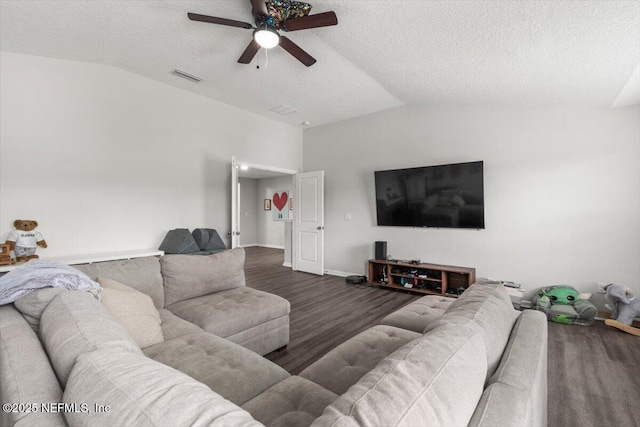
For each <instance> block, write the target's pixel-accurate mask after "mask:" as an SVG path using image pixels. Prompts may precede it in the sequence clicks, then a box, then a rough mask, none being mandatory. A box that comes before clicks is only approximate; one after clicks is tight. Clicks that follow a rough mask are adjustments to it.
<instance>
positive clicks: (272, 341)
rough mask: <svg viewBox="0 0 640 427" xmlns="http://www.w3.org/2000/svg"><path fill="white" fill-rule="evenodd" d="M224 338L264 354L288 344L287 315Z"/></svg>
mask: <svg viewBox="0 0 640 427" xmlns="http://www.w3.org/2000/svg"><path fill="white" fill-rule="evenodd" d="M224 338H225V339H227V340H229V341H231V342H234V343H236V344H239V345H241V346H243V347H244V348H248V349H249V350H251V351H254V352H256V353H258V354H259V355H261V356H264V355H265V354H268V353H271V352H272V351H274V350H278V349H279V348H281V347H284V346H286V345H287V344H289V315H286V316H281V317H278V318H276V319H273V320H268V321H266V322H264V323H261V324H259V325H256V326H253V327H251V328H248V329H245V330H244V331H241V332H238V333H236V334H233V335H229V336H227V337H224Z"/></svg>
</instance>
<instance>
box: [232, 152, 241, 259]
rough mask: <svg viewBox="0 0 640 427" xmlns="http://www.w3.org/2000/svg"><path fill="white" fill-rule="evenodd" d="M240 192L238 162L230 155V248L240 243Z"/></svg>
mask: <svg viewBox="0 0 640 427" xmlns="http://www.w3.org/2000/svg"><path fill="white" fill-rule="evenodd" d="M239 204H240V192H239V191H238V163H237V162H236V158H235V157H231V231H230V232H229V234H230V235H231V249H233V248H237V247H238V246H239V245H240V230H239V229H238V227H239V223H240V221H239V220H238V215H239V213H240V209H239Z"/></svg>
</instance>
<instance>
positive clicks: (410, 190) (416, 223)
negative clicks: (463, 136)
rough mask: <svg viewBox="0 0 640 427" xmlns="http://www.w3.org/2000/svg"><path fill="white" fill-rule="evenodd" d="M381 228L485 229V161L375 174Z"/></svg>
mask: <svg viewBox="0 0 640 427" xmlns="http://www.w3.org/2000/svg"><path fill="white" fill-rule="evenodd" d="M375 182H376V215H377V219H378V225H391V226H402V227H439V228H484V182H483V162H481V161H479V162H468V163H455V164H450V165H439V166H425V167H420V168H411V169H395V170H386V171H376V172H375Z"/></svg>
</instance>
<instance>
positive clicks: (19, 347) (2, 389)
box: [0, 291, 66, 426]
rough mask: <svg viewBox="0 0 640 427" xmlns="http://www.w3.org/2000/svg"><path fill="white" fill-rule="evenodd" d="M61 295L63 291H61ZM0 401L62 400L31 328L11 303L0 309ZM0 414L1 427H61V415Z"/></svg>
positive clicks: (30, 402)
mask: <svg viewBox="0 0 640 427" xmlns="http://www.w3.org/2000/svg"><path fill="white" fill-rule="evenodd" d="M63 292H65V291H63ZM0 378H1V379H2V380H0V401H2V403H22V404H39V403H41V402H60V401H62V388H61V387H60V383H59V382H58V379H57V378H56V374H55V373H54V372H53V368H52V367H51V364H50V363H49V359H48V358H47V354H46V353H45V351H44V348H42V344H41V343H40V340H39V339H38V337H37V335H36V334H35V332H34V331H33V330H32V329H31V326H29V324H28V323H27V322H26V321H25V319H24V318H23V317H22V315H21V314H20V312H18V310H16V309H15V308H14V306H13V305H12V304H9V305H3V306H0ZM36 409H38V410H37V411H33V412H28V411H25V410H22V411H15V412H13V411H1V412H0V425H2V426H14V425H16V426H19V425H24V426H65V425H66V423H65V422H64V417H63V416H62V414H61V413H42V411H40V410H39V409H40V408H39V406H38V407H36Z"/></svg>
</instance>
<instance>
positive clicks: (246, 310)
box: [167, 286, 291, 337]
mask: <svg viewBox="0 0 640 427" xmlns="http://www.w3.org/2000/svg"><path fill="white" fill-rule="evenodd" d="M167 308H168V309H169V310H171V312H172V313H174V314H175V315H177V316H179V317H182V318H183V319H185V320H187V321H189V322H191V323H194V324H196V325H198V326H199V327H201V328H202V329H203V330H205V331H207V332H210V333H212V334H215V335H218V336H221V337H228V336H230V335H234V334H237V333H239V332H242V331H244V330H246V329H249V328H251V327H254V326H257V325H260V324H262V323H265V322H268V321H270V320H273V319H277V318H278V317H282V316H287V315H288V314H289V312H290V311H291V304H290V303H289V301H287V300H286V299H284V298H282V297H279V296H277V295H273V294H270V293H267V292H263V291H259V290H257V289H253V288H248V287H246V286H242V287H239V288H235V289H229V290H226V291H220V292H215V293H212V294H208V295H204V296H201V297H197V298H191V299H188V300H184V301H180V302H176V303H174V304H171V305H168V306H167Z"/></svg>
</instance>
